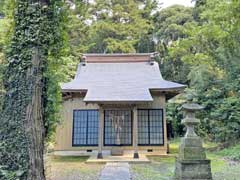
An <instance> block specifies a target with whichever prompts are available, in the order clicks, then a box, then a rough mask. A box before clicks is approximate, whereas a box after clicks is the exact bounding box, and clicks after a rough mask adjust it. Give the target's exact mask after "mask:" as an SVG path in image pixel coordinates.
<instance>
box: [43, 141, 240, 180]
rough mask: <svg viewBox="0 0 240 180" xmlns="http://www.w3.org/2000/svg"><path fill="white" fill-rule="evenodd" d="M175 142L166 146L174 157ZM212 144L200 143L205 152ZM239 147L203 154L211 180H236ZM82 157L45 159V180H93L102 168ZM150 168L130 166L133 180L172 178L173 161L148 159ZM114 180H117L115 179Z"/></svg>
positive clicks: (238, 172)
mask: <svg viewBox="0 0 240 180" xmlns="http://www.w3.org/2000/svg"><path fill="white" fill-rule="evenodd" d="M178 146H179V139H176V140H174V141H172V142H171V144H170V153H171V154H176V155H177V153H178ZM214 146H216V144H214V143H204V147H205V148H206V149H212V148H213V147H214ZM239 150H240V144H239V145H236V146H234V147H232V148H228V149H224V150H222V151H218V152H210V151H207V157H208V158H209V159H211V167H212V173H213V179H214V180H239V179H240V161H234V160H239V157H240V155H239V154H240V151H239ZM87 158H88V157H86V156H85V157H84V156H81V157H79V156H65V157H62V156H49V158H47V160H46V162H47V163H46V166H47V173H46V174H47V177H48V178H47V180H97V179H98V177H99V174H100V171H101V169H102V168H103V166H104V165H103V164H86V163H85V161H86V160H87ZM148 158H149V159H150V160H151V163H150V164H131V169H130V171H131V173H132V179H133V180H168V179H172V177H173V175H174V166H175V157H167V158H163V157H159V156H148ZM116 180H117V179H116Z"/></svg>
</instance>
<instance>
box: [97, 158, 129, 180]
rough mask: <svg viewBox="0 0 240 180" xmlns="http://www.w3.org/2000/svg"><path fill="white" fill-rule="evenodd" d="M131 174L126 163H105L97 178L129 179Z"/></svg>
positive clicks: (110, 179)
mask: <svg viewBox="0 0 240 180" xmlns="http://www.w3.org/2000/svg"><path fill="white" fill-rule="evenodd" d="M130 178H131V175H130V171H129V164H128V163H122V162H121V163H107V164H106V165H105V166H104V168H103V170H102V172H101V174H100V177H99V180H130Z"/></svg>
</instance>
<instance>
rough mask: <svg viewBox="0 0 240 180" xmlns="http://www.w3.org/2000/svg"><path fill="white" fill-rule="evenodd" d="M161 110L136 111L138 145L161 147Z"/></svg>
mask: <svg viewBox="0 0 240 180" xmlns="http://www.w3.org/2000/svg"><path fill="white" fill-rule="evenodd" d="M163 139H164V138H163V110H162V109H144V110H138V144H139V145H163V143H164V142H163Z"/></svg>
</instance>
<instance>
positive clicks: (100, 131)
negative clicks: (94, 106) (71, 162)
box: [97, 106, 104, 159]
mask: <svg viewBox="0 0 240 180" xmlns="http://www.w3.org/2000/svg"><path fill="white" fill-rule="evenodd" d="M99 117H100V118H99V127H98V155H97V158H98V159H102V158H103V155H102V147H103V128H104V127H103V126H104V110H103V107H102V106H100V108H99Z"/></svg>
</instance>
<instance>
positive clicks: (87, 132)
mask: <svg viewBox="0 0 240 180" xmlns="http://www.w3.org/2000/svg"><path fill="white" fill-rule="evenodd" d="M98 122H99V113H98V110H74V111H73V136H72V138H73V139H72V144H73V146H96V145H98Z"/></svg>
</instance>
